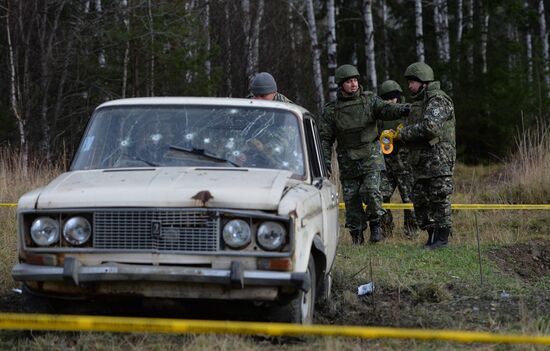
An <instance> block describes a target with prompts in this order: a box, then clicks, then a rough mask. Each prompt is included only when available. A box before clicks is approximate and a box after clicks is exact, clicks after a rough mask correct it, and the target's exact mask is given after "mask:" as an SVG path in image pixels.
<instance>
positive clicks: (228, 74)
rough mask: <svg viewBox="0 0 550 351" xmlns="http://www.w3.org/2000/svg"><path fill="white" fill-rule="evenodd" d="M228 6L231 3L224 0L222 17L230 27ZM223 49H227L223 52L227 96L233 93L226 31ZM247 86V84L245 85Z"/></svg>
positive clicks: (229, 48) (228, 39) (228, 42)
mask: <svg viewBox="0 0 550 351" xmlns="http://www.w3.org/2000/svg"><path fill="white" fill-rule="evenodd" d="M229 6H231V3H230V2H229V1H226V2H225V4H224V8H223V11H224V19H225V25H226V27H228V28H229V27H230V25H231V20H230V18H231V17H230V15H229V12H230V9H229ZM225 49H226V50H227V51H226V52H225V55H224V56H225V69H226V73H225V74H226V77H227V78H226V80H225V82H226V83H225V84H226V86H227V94H226V95H227V96H229V97H231V96H232V94H233V69H232V64H231V60H232V57H233V55H232V53H233V50H232V48H231V35H229V34H228V33H225ZM247 88H248V86H247Z"/></svg>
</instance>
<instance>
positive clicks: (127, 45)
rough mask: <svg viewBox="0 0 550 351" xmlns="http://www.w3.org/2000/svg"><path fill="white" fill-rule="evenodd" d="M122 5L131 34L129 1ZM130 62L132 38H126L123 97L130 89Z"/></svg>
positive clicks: (125, 21)
mask: <svg viewBox="0 0 550 351" xmlns="http://www.w3.org/2000/svg"><path fill="white" fill-rule="evenodd" d="M120 7H122V9H123V10H122V13H123V16H124V19H123V21H124V27H125V28H126V32H127V33H128V34H130V12H129V8H128V1H127V0H121V2H120ZM129 64H130V40H129V39H127V40H126V47H125V48H124V61H123V66H122V98H125V97H126V90H127V89H128V65H129Z"/></svg>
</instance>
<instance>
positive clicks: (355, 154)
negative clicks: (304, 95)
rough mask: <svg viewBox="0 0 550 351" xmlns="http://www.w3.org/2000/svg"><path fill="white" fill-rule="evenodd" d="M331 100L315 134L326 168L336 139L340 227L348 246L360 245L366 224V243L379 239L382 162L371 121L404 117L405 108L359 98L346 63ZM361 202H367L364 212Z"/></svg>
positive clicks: (352, 70)
mask: <svg viewBox="0 0 550 351" xmlns="http://www.w3.org/2000/svg"><path fill="white" fill-rule="evenodd" d="M335 78H336V83H337V84H338V86H339V90H338V94H337V99H336V100H335V101H331V102H329V103H327V104H326V105H325V107H324V109H323V112H322V114H321V119H320V123H319V134H320V137H321V144H322V148H323V153H324V157H325V163H326V165H327V167H328V168H329V170H330V162H331V154H332V145H333V144H334V142H335V141H337V143H338V144H337V150H336V151H337V154H338V164H339V166H340V180H341V182H342V189H343V192H344V202H345V204H346V227H347V228H349V231H350V234H351V237H352V242H353V244H362V243H363V242H364V238H363V231H364V230H365V229H366V227H367V222H369V224H370V241H371V242H378V241H380V240H381V233H380V217H381V216H382V215H383V214H384V212H385V211H384V209H383V208H382V195H381V193H380V171H382V170H383V169H384V158H383V156H382V152H381V150H380V144H379V142H378V138H377V134H378V132H377V127H376V120H377V119H387V120H394V119H399V118H400V117H402V116H407V115H408V114H409V111H410V106H409V105H403V104H390V103H387V102H385V101H383V100H382V99H380V98H379V97H378V96H375V95H372V94H370V95H365V94H364V93H363V88H362V87H361V86H360V85H359V83H358V81H357V79H358V78H359V72H358V71H357V68H355V66H352V65H342V66H340V67H338V68H337V69H336V77H335ZM363 202H364V203H366V204H367V210H366V212H365V211H364V210H363V205H362V204H363Z"/></svg>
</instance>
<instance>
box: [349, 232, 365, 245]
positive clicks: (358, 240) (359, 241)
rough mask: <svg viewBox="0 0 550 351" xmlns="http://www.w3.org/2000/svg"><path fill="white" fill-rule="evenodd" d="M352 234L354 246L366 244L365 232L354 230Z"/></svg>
mask: <svg viewBox="0 0 550 351" xmlns="http://www.w3.org/2000/svg"><path fill="white" fill-rule="evenodd" d="M349 233H350V234H351V243H352V244H353V245H363V243H364V242H365V237H363V231H362V230H361V231H359V230H352V231H350V232H349Z"/></svg>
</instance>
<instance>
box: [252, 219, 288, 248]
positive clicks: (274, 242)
mask: <svg viewBox="0 0 550 351" xmlns="http://www.w3.org/2000/svg"><path fill="white" fill-rule="evenodd" d="M256 236H257V239H258V244H260V246H261V247H262V248H263V249H265V250H278V249H280V248H281V247H282V246H283V245H284V244H285V241H286V229H285V227H284V226H283V225H282V224H281V223H278V222H263V223H262V224H261V225H260V227H259V228H258V233H257V234H256Z"/></svg>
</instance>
